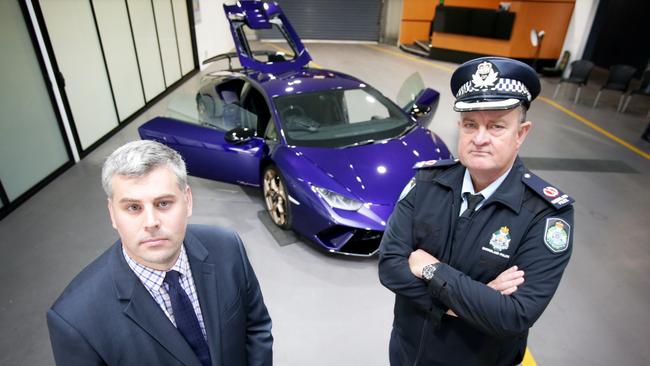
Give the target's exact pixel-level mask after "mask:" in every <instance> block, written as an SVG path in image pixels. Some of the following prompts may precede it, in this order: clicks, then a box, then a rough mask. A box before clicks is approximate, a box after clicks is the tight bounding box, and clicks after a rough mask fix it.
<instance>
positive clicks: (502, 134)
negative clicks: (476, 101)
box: [458, 108, 532, 182]
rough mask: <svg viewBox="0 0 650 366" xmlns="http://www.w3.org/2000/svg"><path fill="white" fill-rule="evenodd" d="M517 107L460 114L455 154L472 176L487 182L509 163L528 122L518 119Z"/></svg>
mask: <svg viewBox="0 0 650 366" xmlns="http://www.w3.org/2000/svg"><path fill="white" fill-rule="evenodd" d="M522 112H523V111H522V109H521V108H514V109H511V110H505V111H474V112H463V113H461V114H460V122H459V127H460V131H459V134H458V155H459V157H460V161H461V162H462V163H463V165H464V166H465V167H467V168H468V169H469V171H470V173H471V174H472V176H473V177H479V178H481V179H483V180H489V181H490V182H491V181H493V180H495V179H496V178H498V177H499V176H500V175H502V174H504V173H505V172H506V171H507V170H508V169H509V168H510V166H511V165H512V164H513V162H514V160H515V158H516V156H517V152H518V151H519V147H520V146H521V144H522V143H523V142H524V140H525V139H526V135H527V134H528V131H530V128H531V126H532V124H531V122H529V121H526V122H523V123H521V122H520V119H521V116H522Z"/></svg>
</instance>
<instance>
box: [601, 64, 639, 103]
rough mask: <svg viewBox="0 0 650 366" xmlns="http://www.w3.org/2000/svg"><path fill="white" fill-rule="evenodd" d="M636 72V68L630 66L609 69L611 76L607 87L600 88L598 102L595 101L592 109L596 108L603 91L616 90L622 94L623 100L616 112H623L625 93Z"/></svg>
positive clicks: (620, 100)
mask: <svg viewBox="0 0 650 366" xmlns="http://www.w3.org/2000/svg"><path fill="white" fill-rule="evenodd" d="M635 72H636V68H634V67H632V66H629V65H613V66H610V68H609V75H608V76H607V82H606V83H605V85H603V86H602V87H600V91H598V94H597V95H596V100H594V105H592V106H591V107H592V108H595V107H596V104H598V100H599V99H600V94H602V92H603V90H605V89H607V90H614V91H619V92H621V98H620V99H619V101H618V106H616V111H619V110H621V107H622V106H623V100H624V99H625V93H626V92H627V88H628V87H629V86H630V81H632V76H634V73H635Z"/></svg>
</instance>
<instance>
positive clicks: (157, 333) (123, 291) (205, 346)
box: [47, 141, 273, 366]
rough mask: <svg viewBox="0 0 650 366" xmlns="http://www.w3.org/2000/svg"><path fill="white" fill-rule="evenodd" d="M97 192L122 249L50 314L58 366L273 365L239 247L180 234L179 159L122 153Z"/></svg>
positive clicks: (233, 240) (187, 203) (204, 232)
mask: <svg viewBox="0 0 650 366" xmlns="http://www.w3.org/2000/svg"><path fill="white" fill-rule="evenodd" d="M102 183H103V186H104V190H105V191H106V194H107V196H108V210H109V213H110V217H111V221H112V224H113V227H114V228H115V229H116V230H117V231H118V233H119V236H120V240H119V241H117V242H116V243H115V244H114V245H112V246H111V247H110V248H109V249H108V250H107V251H106V252H105V253H104V254H102V255H101V256H100V257H99V258H97V259H96V260H95V261H94V262H92V263H91V264H90V265H88V267H86V268H85V269H84V270H83V271H82V272H81V273H80V274H79V275H77V277H76V278H75V279H74V280H72V282H71V283H70V284H69V285H68V287H67V288H66V289H65V290H64V292H63V294H62V295H61V296H60V297H59V299H58V300H57V301H56V302H55V303H54V305H53V306H52V308H51V309H50V310H49V311H48V312H47V323H48V328H49V331H50V339H51V341H52V348H53V351H54V358H55V360H56V363H57V365H66V366H67V365H159V366H162V365H179V366H180V365H192V366H201V365H203V366H206V365H212V366H217V365H222V366H233V365H235V366H236V365H271V364H272V345H273V337H272V335H271V318H270V316H269V314H268V311H267V309H266V306H265V305H264V300H263V298H262V293H261V291H260V287H259V284H258V282H257V278H256V277H255V273H254V272H253V268H252V267H251V265H250V263H249V261H248V258H247V256H246V252H245V250H244V246H243V245H242V242H241V240H240V239H239V237H238V236H237V234H235V233H234V232H232V231H230V230H226V229H220V228H214V227H208V226H199V225H189V226H188V225H187V219H188V217H189V216H190V215H191V214H192V192H191V190H190V187H189V186H188V185H187V174H186V170H185V164H184V162H183V160H182V158H181V157H180V155H179V154H178V153H177V152H175V151H174V150H172V149H170V148H168V147H166V146H164V145H162V144H159V143H157V142H153V141H134V142H131V143H128V144H126V145H124V146H122V147H120V148H119V149H117V150H116V151H115V152H113V154H111V156H109V157H108V159H107V160H106V162H105V163H104V167H103V169H102Z"/></svg>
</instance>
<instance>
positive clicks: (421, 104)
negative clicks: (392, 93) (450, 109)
mask: <svg viewBox="0 0 650 366" xmlns="http://www.w3.org/2000/svg"><path fill="white" fill-rule="evenodd" d="M439 100H440V93H438V92H437V91H435V90H433V89H431V88H426V89H422V90H421V91H420V92H419V93H418V94H417V96H416V97H415V100H414V101H413V102H412V103H410V104H409V105H407V106H406V108H405V110H406V112H407V113H408V114H409V115H411V116H413V117H414V118H415V119H416V120H417V121H418V123H420V124H422V125H427V124H428V123H429V122H431V120H432V119H433V115H434V114H435V113H436V109H438V101H439Z"/></svg>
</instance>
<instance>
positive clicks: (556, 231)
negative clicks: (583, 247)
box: [544, 217, 571, 253]
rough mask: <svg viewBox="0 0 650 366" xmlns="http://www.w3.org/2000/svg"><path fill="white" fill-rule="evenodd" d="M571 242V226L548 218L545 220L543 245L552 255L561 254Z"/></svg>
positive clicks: (562, 221) (558, 219)
mask: <svg viewBox="0 0 650 366" xmlns="http://www.w3.org/2000/svg"><path fill="white" fill-rule="evenodd" d="M570 240H571V225H569V224H568V223H567V222H566V221H564V220H562V219H560V218H557V217H549V218H548V219H546V228H545V229H544V244H546V247H547V248H548V249H550V250H551V252H553V253H561V252H563V251H565V250H567V248H568V247H569V241H570Z"/></svg>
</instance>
